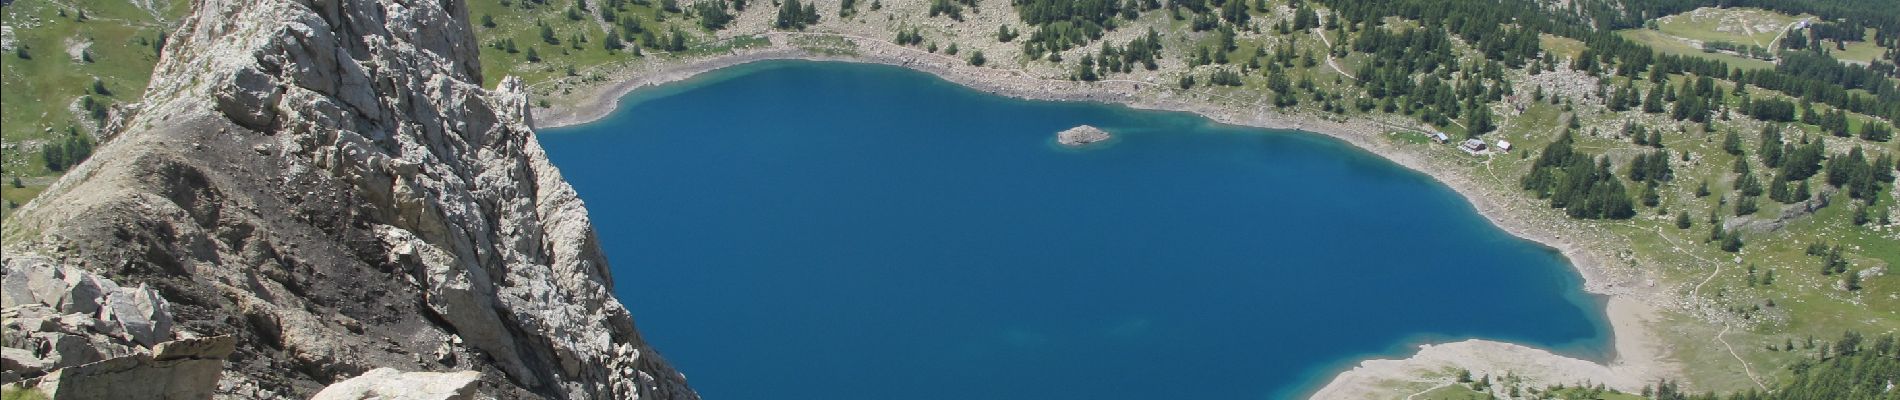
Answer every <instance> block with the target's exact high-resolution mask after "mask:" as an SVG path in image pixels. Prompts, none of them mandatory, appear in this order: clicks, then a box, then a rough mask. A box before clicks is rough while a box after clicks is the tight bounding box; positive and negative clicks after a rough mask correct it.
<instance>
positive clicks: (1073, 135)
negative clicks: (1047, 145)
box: [1056, 125, 1109, 147]
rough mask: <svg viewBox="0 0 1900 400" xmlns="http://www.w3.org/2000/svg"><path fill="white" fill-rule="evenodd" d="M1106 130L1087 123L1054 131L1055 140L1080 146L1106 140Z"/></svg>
mask: <svg viewBox="0 0 1900 400" xmlns="http://www.w3.org/2000/svg"><path fill="white" fill-rule="evenodd" d="M1108 139H1109V136H1108V131H1104V130H1102V129H1101V128H1096V127H1093V126H1088V125H1081V126H1077V127H1074V128H1069V129H1068V130H1065V131H1062V132H1057V133H1056V142H1057V143H1062V145H1063V146H1069V147H1081V146H1087V145H1089V144H1090V143H1096V142H1101V141H1104V140H1108Z"/></svg>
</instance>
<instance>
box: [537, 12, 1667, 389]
mask: <svg viewBox="0 0 1900 400" xmlns="http://www.w3.org/2000/svg"><path fill="white" fill-rule="evenodd" d="M765 35H766V36H767V37H768V38H769V39H771V41H772V45H771V46H765V47H758V48H750V49H741V50H735V51H733V52H730V53H727V54H722V55H716V56H710V57H705V58H698V59H690V60H669V61H661V62H651V63H644V64H642V65H638V66H632V67H628V68H624V69H622V70H620V71H615V72H612V73H611V74H610V78H609V79H608V80H607V81H608V82H610V83H608V84H604V85H596V86H576V87H572V88H570V90H571V91H572V92H571V93H572V94H570V95H566V96H563V97H562V100H563V104H560V105H557V106H556V107H554V108H549V109H536V110H535V115H534V118H535V120H536V121H537V122H536V126H538V127H542V128H547V127H558V126H568V125H576V124H583V123H587V122H590V121H594V120H597V119H600V118H602V117H604V116H606V115H608V114H609V113H611V112H613V110H614V109H615V108H616V107H617V106H618V104H619V99H620V98H621V97H623V96H625V95H626V94H627V93H629V92H631V91H634V90H638V89H640V88H644V87H649V86H654V85H659V84H663V83H668V82H674V81H679V80H684V79H688V78H691V77H693V76H697V75H699V74H702V73H705V72H708V71H713V70H717V69H720V68H726V67H730V66H734V65H739V64H744V63H749V62H754V61H761V60H780V59H797V60H816V61H851V62H864V63H877V64H887V65H894V66H900V67H904V68H910V69H914V70H919V71H923V72H928V73H931V74H934V75H936V76H938V77H941V78H943V79H945V80H949V81H951V82H956V83H958V84H961V85H964V86H967V87H970V88H973V89H976V90H981V91H985V92H990V93H994V94H998V95H1004V96H1011V97H1018V98H1025V99H1034V100H1058V101H1093V102H1102V103H1114V104H1122V105H1126V106H1129V107H1132V108H1138V109H1150V110H1163V111H1180V112H1190V113H1195V114H1199V115H1202V116H1205V117H1207V118H1209V119H1212V120H1215V121H1218V122H1221V123H1227V124H1234V125H1244V126H1252V127H1260V128H1270V129H1298V130H1302V131H1307V132H1312V133H1318V134H1322V135H1327V136H1331V137H1334V138H1338V139H1341V140H1345V141H1346V142H1349V143H1351V144H1353V145H1354V146H1357V147H1359V148H1361V149H1364V150H1366V151H1369V152H1372V153H1374V154H1378V155H1380V156H1382V157H1384V158H1386V159H1389V160H1391V161H1393V162H1396V163H1398V164H1400V165H1403V166H1405V167H1407V168H1411V169H1413V170H1417V171H1420V172H1422V173H1425V174H1426V175H1429V176H1431V177H1433V178H1434V179H1437V180H1438V181H1440V182H1442V183H1444V184H1445V185H1447V186H1449V187H1451V188H1452V189H1453V190H1456V191H1457V192H1458V193H1459V194H1460V195H1462V196H1464V197H1465V199H1466V200H1468V201H1470V202H1471V204H1472V205H1473V206H1474V207H1475V208H1476V209H1477V211H1479V213H1481V214H1482V215H1484V216H1485V217H1486V219H1489V220H1490V221H1491V222H1492V223H1493V224H1495V225H1497V226H1498V227H1500V228H1502V229H1504V230H1505V231H1507V232H1510V233H1511V234H1513V235H1516V236H1518V237H1522V238H1525V239H1529V240H1532V241H1536V242H1538V243H1542V244H1544V245H1545V246H1549V247H1551V248H1554V249H1557V250H1558V251H1560V252H1562V253H1563V255H1564V256H1565V257H1567V258H1569V260H1570V262H1571V265H1574V266H1575V267H1576V269H1577V271H1578V272H1579V274H1580V275H1581V276H1582V277H1583V279H1584V289H1585V290H1586V291H1588V292H1590V293H1595V294H1600V295H1606V296H1608V297H1609V302H1608V306H1607V307H1606V313H1607V314H1608V316H1609V321H1610V323H1611V327H1612V330H1613V332H1614V335H1615V340H1614V351H1615V357H1614V358H1613V360H1612V361H1611V362H1610V363H1609V364H1608V365H1603V364H1598V363H1594V362H1590V361H1585V360H1579V359H1574V358H1569V357H1564V356H1561V355H1557V354H1554V353H1551V352H1548V351H1544V350H1539V349H1534V348H1530V347H1526V346H1521V345H1516V344H1510V343H1502V342H1495V341H1487V340H1478V339H1474V340H1466V341H1461V342H1454V343H1446V344H1434V345H1426V346H1422V347H1421V348H1420V350H1419V352H1418V353H1417V354H1415V355H1413V356H1411V357H1410V358H1407V359H1403V360H1367V361H1364V362H1362V363H1360V364H1359V366H1357V367H1355V368H1353V369H1351V370H1348V371H1343V372H1341V373H1340V374H1339V375H1337V376H1336V377H1334V379H1333V380H1332V381H1331V382H1330V383H1329V384H1327V385H1326V386H1325V387H1324V388H1322V389H1320V390H1319V391H1318V392H1317V393H1315V394H1314V398H1326V399H1334V398H1338V399H1364V398H1403V397H1405V396H1406V395H1408V394H1411V393H1413V392H1417V391H1418V390H1419V389H1421V388H1430V387H1434V386H1437V385H1442V384H1445V383H1448V382H1450V381H1449V379H1450V378H1449V373H1448V372H1447V371H1451V370H1455V369H1457V368H1464V369H1469V370H1471V371H1472V372H1473V373H1474V374H1484V373H1490V374H1492V375H1503V374H1504V373H1505V371H1510V372H1511V373H1514V374H1516V375H1518V376H1520V377H1522V378H1523V382H1525V384H1526V385H1530V387H1541V386H1543V385H1544V384H1554V383H1564V384H1576V383H1579V382H1592V383H1602V384H1604V385H1607V386H1609V387H1612V388H1617V389H1621V390H1625V391H1630V392H1634V391H1637V390H1639V389H1640V387H1641V385H1642V384H1644V383H1645V382H1653V381H1655V380H1656V379H1657V378H1659V377H1671V378H1673V377H1677V376H1679V375H1680V374H1679V373H1678V372H1679V371H1680V367H1679V366H1678V365H1676V363H1675V362H1674V361H1672V360H1671V359H1670V356H1669V350H1668V349H1667V348H1666V346H1665V345H1664V344H1663V342H1662V340H1660V338H1658V337H1657V336H1656V334H1655V333H1654V331H1653V330H1652V329H1650V325H1652V324H1654V323H1655V322H1656V321H1658V320H1660V317H1659V316H1658V314H1657V313H1658V308H1657V307H1656V305H1657V304H1663V303H1664V300H1662V299H1663V297H1662V296H1661V295H1660V293H1661V291H1660V290H1657V289H1656V288H1654V287H1653V285H1654V283H1653V281H1651V280H1649V279H1647V278H1646V277H1644V276H1642V274H1641V273H1640V272H1638V271H1636V270H1635V269H1634V268H1630V267H1627V266H1626V264H1625V263H1624V262H1622V261H1626V260H1618V259H1617V257H1616V254H1617V252H1616V249H1617V248H1619V244H1617V243H1608V242H1605V241H1603V240H1599V238H1597V237H1594V236H1591V235H1588V234H1587V232H1588V231H1587V230H1584V229H1581V228H1578V227H1577V225H1575V224H1574V223H1572V222H1569V221H1567V220H1566V219H1564V218H1563V217H1562V216H1561V215H1560V214H1558V213H1555V212H1551V211H1549V209H1548V207H1544V206H1543V205H1542V204H1539V203H1536V202H1534V201H1530V199H1528V197H1527V196H1521V195H1519V194H1517V193H1502V192H1499V191H1497V190H1494V189H1491V187H1494V186H1495V185H1493V186H1486V185H1484V184H1483V181H1481V179H1487V177H1483V176H1478V175H1477V174H1476V173H1470V172H1468V171H1467V170H1466V169H1463V168H1453V167H1452V166H1449V165H1434V164H1435V163H1442V162H1438V161H1435V160H1433V159H1432V158H1430V157H1428V156H1426V155H1425V154H1423V151H1422V150H1420V149H1419V148H1417V147H1410V148H1406V147H1400V146H1397V145H1395V144H1393V142H1392V141H1390V140H1387V139H1386V138H1384V137H1383V135H1384V134H1385V133H1386V132H1389V131H1391V130H1393V129H1395V128H1399V129H1404V128H1407V127H1410V126H1413V125H1414V124H1413V123H1411V122H1409V121H1405V120H1402V119H1385V120H1372V119H1353V120H1349V121H1333V120H1328V119H1323V118H1321V117H1319V116H1317V115H1297V114H1296V115H1289V114H1283V113H1280V112H1278V111H1275V110H1273V109H1272V107H1270V106H1266V105H1263V104H1260V103H1259V102H1257V101H1252V100H1241V99H1234V98H1229V97H1225V96H1221V95H1217V94H1209V93H1207V92H1204V91H1199V90H1196V91H1182V90H1179V89H1178V88H1176V87H1173V86H1172V82H1162V83H1154V82H1140V81H1129V80H1107V81H1099V82H1092V83H1085V82H1072V81H1067V80H1060V79H1048V78H1045V77H1037V76H1032V75H1031V74H1030V73H1026V72H1023V71H1020V70H1010V69H1000V68H987V67H975V66H970V65H968V64H967V63H965V62H964V61H963V60H961V59H957V58H952V57H949V56H944V55H940V54H932V53H927V52H924V51H921V50H918V49H913V48H907V47H902V46H897V45H895V44H892V43H889V42H885V41H882V40H877V39H871V38H865V37H859V36H851V35H834V34H811V33H796V32H774V33H767V34H765ZM811 36H829V37H834V38H840V39H842V40H845V41H849V42H851V43H854V44H855V46H856V49H855V54H853V55H848V56H838V55H823V54H812V53H809V52H806V51H804V50H801V49H799V48H797V47H795V46H792V45H791V44H790V42H791V41H792V40H793V39H794V38H797V37H811ZM1489 179H1497V177H1489ZM1579 231H1583V232H1579Z"/></svg>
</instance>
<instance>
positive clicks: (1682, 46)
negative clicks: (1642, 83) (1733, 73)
mask: <svg viewBox="0 0 1900 400" xmlns="http://www.w3.org/2000/svg"><path fill="white" fill-rule="evenodd" d="M1617 34H1620V35H1623V38H1624V39H1629V40H1633V41H1636V42H1639V43H1642V44H1645V45H1649V47H1652V48H1655V49H1656V51H1660V52H1662V53H1664V54H1673V55H1679V56H1695V57H1705V58H1709V59H1713V60H1719V61H1722V62H1726V63H1728V64H1729V65H1730V66H1734V67H1738V68H1751V69H1769V68H1774V66H1775V65H1774V64H1770V63H1768V62H1767V61H1762V60H1756V59H1752V58H1747V57H1737V56H1734V55H1729V54H1722V53H1704V52H1702V49H1700V48H1697V47H1695V46H1694V45H1691V44H1689V42H1687V41H1684V40H1683V38H1680V37H1676V36H1671V35H1669V34H1667V33H1663V32H1659V31H1654V30H1649V29H1627V30H1623V31H1618V32H1617Z"/></svg>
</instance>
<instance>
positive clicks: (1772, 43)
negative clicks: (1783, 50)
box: [1766, 18, 1808, 54]
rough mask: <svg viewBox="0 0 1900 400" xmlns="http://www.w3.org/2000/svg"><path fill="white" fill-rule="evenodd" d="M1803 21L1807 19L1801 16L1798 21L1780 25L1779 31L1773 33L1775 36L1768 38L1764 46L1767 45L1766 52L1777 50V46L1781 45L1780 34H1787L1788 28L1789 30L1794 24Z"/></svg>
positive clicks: (1771, 52)
mask: <svg viewBox="0 0 1900 400" xmlns="http://www.w3.org/2000/svg"><path fill="white" fill-rule="evenodd" d="M1803 22H1808V19H1807V18H1802V19H1801V20H1799V21H1795V22H1789V23H1788V26H1783V27H1781V33H1777V34H1775V38H1774V39H1768V46H1766V47H1768V54H1775V52H1776V51H1779V50H1780V49H1778V48H1777V47H1780V46H1781V37H1782V36H1788V30H1790V29H1794V26H1795V25H1796V24H1800V23H1803Z"/></svg>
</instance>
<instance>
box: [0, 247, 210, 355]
mask: <svg viewBox="0 0 1900 400" xmlns="http://www.w3.org/2000/svg"><path fill="white" fill-rule="evenodd" d="M0 271H4V273H5V279H0V285H3V286H4V287H0V306H4V307H5V308H4V309H0V319H4V320H5V321H6V323H5V324H0V337H3V338H4V339H5V340H4V342H5V347H4V350H0V360H4V364H5V368H4V370H0V383H13V382H15V381H19V380H21V379H22V378H37V377H40V376H42V375H45V374H47V373H49V372H53V371H55V370H58V369H61V368H68V367H75V366H79V365H84V364H89V363H93V362H98V361H103V360H108V359H113V358H120V357H126V356H130V355H136V354H141V353H146V352H147V349H150V348H152V347H153V346H157V345H160V344H161V343H160V342H165V341H169V340H171V339H172V316H171V315H172V313H171V305H170V304H169V303H167V302H166V301H165V299H164V298H162V297H160V296H159V294H158V291H156V290H152V289H151V288H148V287H145V286H144V285H140V286H139V287H136V288H128V287H123V286H119V284H118V283H117V282H114V281H113V280H111V279H107V278H105V277H102V276H99V275H97V274H93V273H92V272H89V271H86V270H83V269H79V268H71V267H64V266H60V265H55V264H53V263H51V262H50V261H49V260H47V259H45V258H39V257H30V256H28V257H17V258H12V259H9V260H7V262H6V265H4V266H0ZM213 376H214V380H215V376H216V375H215V374H213Z"/></svg>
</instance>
